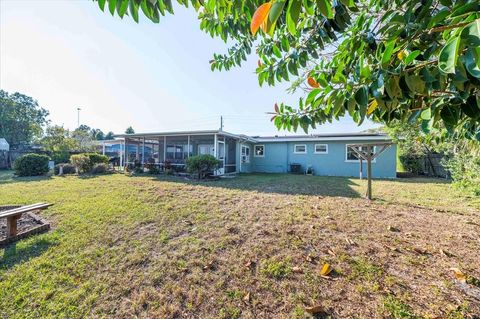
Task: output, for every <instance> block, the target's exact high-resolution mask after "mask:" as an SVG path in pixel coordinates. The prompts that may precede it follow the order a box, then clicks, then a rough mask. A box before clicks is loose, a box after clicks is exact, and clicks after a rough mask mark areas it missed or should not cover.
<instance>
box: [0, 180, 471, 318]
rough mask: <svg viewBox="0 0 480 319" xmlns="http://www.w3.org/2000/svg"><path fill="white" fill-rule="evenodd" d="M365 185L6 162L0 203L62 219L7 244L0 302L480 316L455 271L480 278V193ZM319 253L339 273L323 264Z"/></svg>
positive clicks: (169, 314) (83, 309)
mask: <svg viewBox="0 0 480 319" xmlns="http://www.w3.org/2000/svg"><path fill="white" fill-rule="evenodd" d="M365 186H366V183H365V181H360V180H358V179H349V178H336V177H313V176H291V175H242V176H239V177H237V178H235V179H229V180H220V181H208V182H189V181H185V180H183V179H177V178H172V177H160V178H154V177H152V176H140V177H129V176H125V175H121V174H115V175H103V176H85V177H76V176H68V177H52V178H15V177H13V176H12V174H11V173H10V172H0V204H26V203H33V202H39V201H46V202H52V203H55V205H54V206H53V207H51V208H50V209H48V210H46V211H44V212H42V215H43V216H44V217H45V218H47V219H49V220H50V221H51V222H52V225H53V230H52V231H50V232H48V233H45V234H41V235H37V236H34V237H30V238H28V239H25V240H22V241H20V242H18V243H16V244H15V245H11V246H9V247H7V248H6V249H2V250H0V309H2V314H1V315H2V316H4V317H6V318H49V317H50V318H82V317H94V318H96V317H97V318H99V317H102V318H104V317H108V318H131V317H143V318H145V317H149V318H305V317H308V314H307V313H306V312H305V311H304V309H305V306H312V305H321V306H322V307H323V308H324V309H325V312H326V313H327V315H330V316H331V317H333V318H384V317H387V318H415V317H420V318H421V317H427V318H428V317H430V318H434V317H440V318H469V316H470V317H472V316H473V315H475V314H478V313H480V305H479V304H480V302H479V300H478V298H479V297H478V296H479V295H480V293H479V289H478V288H477V287H475V286H474V285H470V284H462V283H458V282H457V281H455V280H454V279H453V277H452V274H451V273H450V272H449V268H450V267H458V268H460V269H461V270H462V271H464V272H465V273H466V274H468V275H470V276H473V277H476V278H480V269H479V268H478V264H479V263H480V249H479V246H480V241H479V239H478V233H479V231H480V226H479V225H480V216H479V213H478V211H479V209H480V202H479V201H478V199H476V198H471V197H467V196H465V195H464V194H462V193H460V192H459V191H457V190H455V189H452V188H451V187H450V185H449V184H448V183H446V182H444V181H441V180H436V179H399V180H378V181H375V182H374V196H375V197H376V200H375V201H373V202H368V201H366V200H364V199H363V197H362V194H364V192H365ZM389 226H391V227H394V228H395V229H398V231H391V230H389ZM390 229H392V228H390ZM440 250H443V251H444V252H445V251H446V252H449V254H448V256H447V255H446V254H444V253H441V252H440ZM325 262H328V263H329V264H330V265H331V266H332V267H333V268H334V270H335V276H334V277H333V278H331V279H325V278H322V277H321V276H320V275H319V269H320V268H321V266H322V265H323V263H325ZM294 269H295V271H294Z"/></svg>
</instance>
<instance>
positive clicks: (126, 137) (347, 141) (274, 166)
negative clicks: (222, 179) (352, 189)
mask: <svg viewBox="0 0 480 319" xmlns="http://www.w3.org/2000/svg"><path fill="white" fill-rule="evenodd" d="M115 137H116V138H121V140H119V142H120V143H121V144H123V145H122V146H121V147H119V148H118V149H119V150H120V151H121V152H120V153H121V154H120V158H121V165H122V166H125V165H128V164H131V163H133V162H134V161H137V162H139V163H141V164H147V163H152V164H157V165H159V166H160V167H165V165H166V164H168V165H173V166H176V167H183V166H184V165H185V161H186V159H187V158H188V157H190V156H194V155H198V154H211V155H213V156H215V157H216V158H218V159H219V160H220V161H221V167H220V169H219V170H218V171H217V174H230V173H254V172H255V173H256V172H259V173H264V172H266V173H287V172H292V171H293V170H295V171H300V172H306V171H309V172H312V173H313V174H314V175H325V176H359V172H361V171H363V172H366V165H367V164H366V163H365V161H363V162H362V161H360V160H359V158H358V156H357V153H356V152H355V151H354V150H353V148H352V147H351V146H350V145H357V147H358V145H359V144H362V143H365V144H366V145H372V144H375V143H377V144H378V145H388V147H387V148H386V149H384V150H383V152H382V153H381V154H380V155H379V156H378V157H376V158H375V160H374V161H373V162H372V176H373V177H375V178H395V177H396V152H397V149H396V144H395V143H392V141H391V139H390V138H389V137H388V136H387V135H386V134H380V133H341V134H312V135H301V136H300V135H291V136H247V135H242V134H232V133H228V132H225V131H222V130H206V131H183V132H157V133H135V134H118V135H115ZM132 146H134V147H132ZM378 147H380V146H378ZM383 148H384V147H383V146H382V149H383ZM122 150H127V152H123V151H122ZM360 163H362V169H360Z"/></svg>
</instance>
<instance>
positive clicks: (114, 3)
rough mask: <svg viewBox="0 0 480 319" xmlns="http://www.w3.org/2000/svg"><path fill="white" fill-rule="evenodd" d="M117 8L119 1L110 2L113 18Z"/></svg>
mask: <svg viewBox="0 0 480 319" xmlns="http://www.w3.org/2000/svg"><path fill="white" fill-rule="evenodd" d="M116 7H117V0H108V10H110V13H111V14H112V16H113V15H114V14H115V8H116Z"/></svg>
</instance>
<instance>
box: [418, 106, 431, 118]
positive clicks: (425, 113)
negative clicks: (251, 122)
mask: <svg viewBox="0 0 480 319" xmlns="http://www.w3.org/2000/svg"><path fill="white" fill-rule="evenodd" d="M420 118H421V119H422V120H430V119H431V118H432V109H431V108H428V109H425V110H423V111H422V113H420Z"/></svg>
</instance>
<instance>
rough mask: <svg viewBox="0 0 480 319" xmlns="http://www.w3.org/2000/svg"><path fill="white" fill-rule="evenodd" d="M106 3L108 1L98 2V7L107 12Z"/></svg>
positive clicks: (100, 0)
mask: <svg viewBox="0 0 480 319" xmlns="http://www.w3.org/2000/svg"><path fill="white" fill-rule="evenodd" d="M105 1H106V0H98V6H99V7H100V10H102V11H103V10H105Z"/></svg>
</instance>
